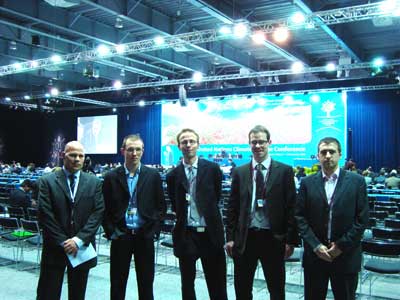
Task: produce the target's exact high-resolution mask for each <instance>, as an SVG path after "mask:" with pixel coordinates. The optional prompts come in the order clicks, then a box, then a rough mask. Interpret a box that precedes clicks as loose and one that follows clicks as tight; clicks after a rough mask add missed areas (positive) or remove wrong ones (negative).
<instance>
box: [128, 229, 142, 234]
mask: <svg viewBox="0 0 400 300" xmlns="http://www.w3.org/2000/svg"><path fill="white" fill-rule="evenodd" d="M126 233H127V234H131V235H137V234H141V233H143V228H134V229H131V228H127V229H126Z"/></svg>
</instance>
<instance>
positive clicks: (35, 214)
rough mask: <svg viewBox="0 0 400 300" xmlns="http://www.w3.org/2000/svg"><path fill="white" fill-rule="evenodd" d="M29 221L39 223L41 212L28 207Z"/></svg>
mask: <svg viewBox="0 0 400 300" xmlns="http://www.w3.org/2000/svg"><path fill="white" fill-rule="evenodd" d="M27 211H28V219H29V220H32V221H37V220H38V214H39V211H38V209H37V208H33V207H28V210H27Z"/></svg>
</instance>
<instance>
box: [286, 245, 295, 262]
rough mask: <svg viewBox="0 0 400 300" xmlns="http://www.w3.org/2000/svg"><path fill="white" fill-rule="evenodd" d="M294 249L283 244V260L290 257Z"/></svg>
mask: <svg viewBox="0 0 400 300" xmlns="http://www.w3.org/2000/svg"><path fill="white" fill-rule="evenodd" d="M293 251H294V247H293V246H292V245H288V244H285V259H288V258H289V257H291V256H292V254H293Z"/></svg>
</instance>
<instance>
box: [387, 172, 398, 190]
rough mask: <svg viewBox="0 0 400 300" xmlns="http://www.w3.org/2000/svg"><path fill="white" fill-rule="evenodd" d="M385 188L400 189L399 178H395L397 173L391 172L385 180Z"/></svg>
mask: <svg viewBox="0 0 400 300" xmlns="http://www.w3.org/2000/svg"><path fill="white" fill-rule="evenodd" d="M385 186H386V188H387V189H400V178H399V177H397V171H396V170H394V169H393V170H392V171H391V172H390V175H389V177H388V178H386V180H385Z"/></svg>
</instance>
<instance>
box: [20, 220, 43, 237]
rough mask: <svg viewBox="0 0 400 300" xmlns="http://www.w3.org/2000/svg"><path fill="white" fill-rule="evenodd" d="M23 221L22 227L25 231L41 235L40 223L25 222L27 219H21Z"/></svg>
mask: <svg viewBox="0 0 400 300" xmlns="http://www.w3.org/2000/svg"><path fill="white" fill-rule="evenodd" d="M20 221H21V226H22V228H23V229H24V230H25V231H29V232H32V233H38V234H39V233H40V229H39V223H38V221H31V220H25V219H20Z"/></svg>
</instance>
